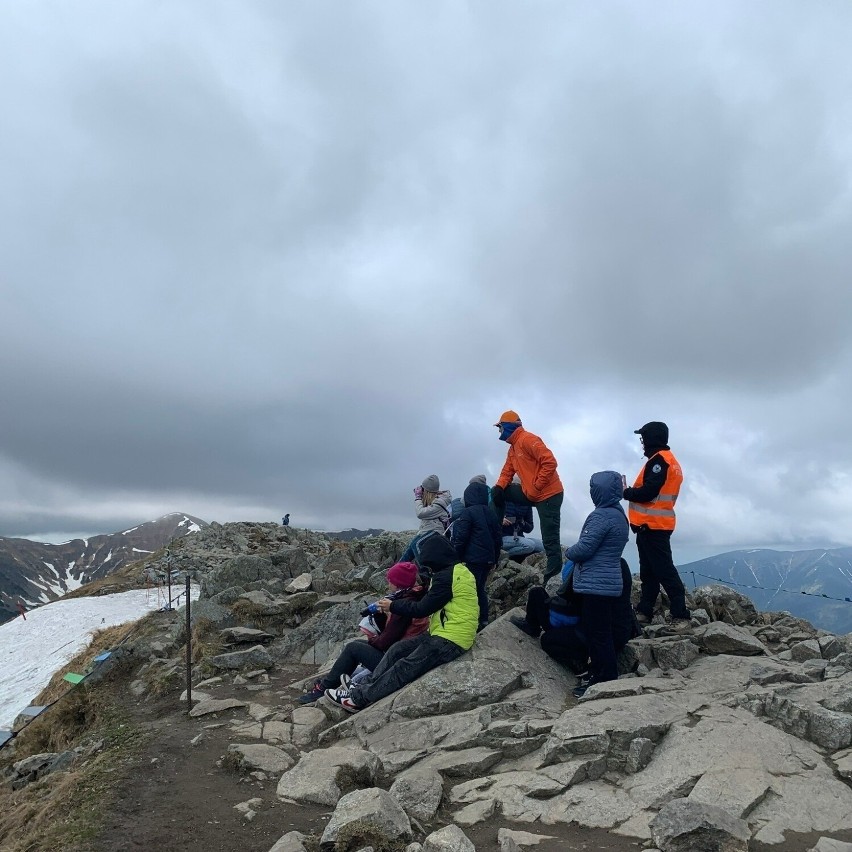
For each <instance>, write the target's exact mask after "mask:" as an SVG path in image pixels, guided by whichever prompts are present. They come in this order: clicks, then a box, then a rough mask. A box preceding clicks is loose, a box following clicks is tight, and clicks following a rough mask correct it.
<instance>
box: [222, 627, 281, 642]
mask: <svg viewBox="0 0 852 852" xmlns="http://www.w3.org/2000/svg"><path fill="white" fill-rule="evenodd" d="M219 635H220V636H221V637H222V639H224V641H225V642H227V643H228V644H229V645H248V644H250V643H251V644H252V645H256V644H258V643H259V642H271V641H272V640H273V639H274V638H275V637H274V636H273V635H272V634H271V633H267V632H266V631H265V630H255V629H253V628H251V627H226V628H225V629H224V630H220V631H219Z"/></svg>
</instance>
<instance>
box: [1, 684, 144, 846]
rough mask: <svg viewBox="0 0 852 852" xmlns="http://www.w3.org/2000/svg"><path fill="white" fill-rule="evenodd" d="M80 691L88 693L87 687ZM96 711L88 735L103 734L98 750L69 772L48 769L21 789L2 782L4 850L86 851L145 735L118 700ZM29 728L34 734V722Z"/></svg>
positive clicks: (88, 737) (99, 737)
mask: <svg viewBox="0 0 852 852" xmlns="http://www.w3.org/2000/svg"><path fill="white" fill-rule="evenodd" d="M76 692H79V693H80V695H81V696H84V695H85V693H84V691H83V690H79V691H75V693H76ZM75 698H76V695H75ZM96 715H97V717H98V721H97V723H96V724H94V725H93V726H87V727H85V728H84V730H85V733H86V738H87V739H91V740H93V739H102V740H103V742H104V745H103V748H102V750H101V751H100V752H99V753H97V754H96V755H94V756H93V757H90V758H89V759H88V760H85V759H83V760H82V762H81V763H80V764H79V765H75V766H74V767H73V768H72V770H71V771H70V772H57V773H55V774H54V775H48V776H47V777H46V778H43V779H41V780H39V781H36V782H33V783H32V784H28V785H27V786H26V787H24V788H23V789H21V790H11V789H10V788H9V787H7V786H5V785H3V786H0V849H2V850H4V852H47V850H57V852H59V850H62V852H76V851H77V850H80V852H82V850H84V849H87V848H88V845H87V842H88V841H90V840H91V839H92V838H93V837H94V836H95V835H96V833H97V831H98V829H99V826H100V820H101V816H102V814H103V813H104V812H105V811H106V810H107V809H108V803H109V798H110V796H111V795H112V791H113V790H114V789H115V787H116V781H117V780H118V778H119V777H120V774H121V772H122V771H124V770H125V768H126V767H127V766H128V765H130V763H131V762H132V760H133V758H134V756H135V755H136V754H137V753H138V751H139V750H140V749H141V747H142V746H143V744H144V741H145V738H144V736H143V735H142V733H141V731H139V729H138V728H136V726H135V725H133V724H132V723H130V721H129V719H128V718H127V717H126V716H125V715H124V714H123V713H122V712H121V711H119V710H118V709H117V708H116V707H115V705H113V704H111V703H106V702H105V703H104V704H103V705H101V706H100V707H99V710H98V712H97V714H96ZM33 724H34V725H35V724H36V723H33ZM31 727H32V726H31ZM65 730H66V731H68V730H70V729H69V728H67V727H66V728H65ZM26 734H27V735H30V730H29V728H28V729H27V732H26ZM22 736H24V735H22ZM33 744H35V743H33ZM68 745H70V743H68ZM17 757H18V759H20V757H21V755H20V754H19V755H17Z"/></svg>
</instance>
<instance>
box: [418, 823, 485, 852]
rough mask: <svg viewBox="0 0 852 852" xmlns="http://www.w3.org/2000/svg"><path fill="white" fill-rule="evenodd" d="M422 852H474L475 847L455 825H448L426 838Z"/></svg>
mask: <svg viewBox="0 0 852 852" xmlns="http://www.w3.org/2000/svg"><path fill="white" fill-rule="evenodd" d="M423 852H476V847H475V846H474V845H473V843H471V842H470V840H469V839H468V837H467V835H466V834H465V833H464V832H463V831H462V830H461V829H460V828H459V827H458V826H457V825H448V826H445V827H444V828H441V829H439V830H438V831H433V832H432V833H431V834H430V835H428V836H427V837H426V839H425V840H424V841H423Z"/></svg>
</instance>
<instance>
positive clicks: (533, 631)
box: [509, 615, 541, 639]
mask: <svg viewBox="0 0 852 852" xmlns="http://www.w3.org/2000/svg"><path fill="white" fill-rule="evenodd" d="M509 621H510V622H511V623H512V624H514V625H515V627H517V628H518V630H523V631H524V633H526V634H527V636H532V638H533V639H538V634H539V633H541V631H540V630H539V629H538V628H537V627H533V626H532V624H530V623H529V622H528V621H527V620H526V619H525V618H522V617H521V616H520V615H510V616H509Z"/></svg>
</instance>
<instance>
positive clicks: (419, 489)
mask: <svg viewBox="0 0 852 852" xmlns="http://www.w3.org/2000/svg"><path fill="white" fill-rule="evenodd" d="M422 498H423V486H422V485H418V486H417V488H415V489H414V499H415V500H421V499H422Z"/></svg>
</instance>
